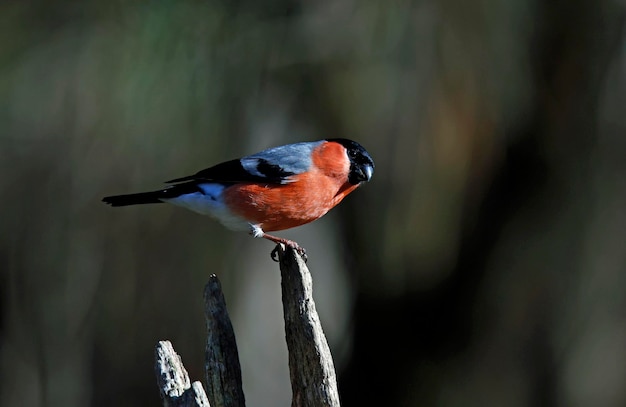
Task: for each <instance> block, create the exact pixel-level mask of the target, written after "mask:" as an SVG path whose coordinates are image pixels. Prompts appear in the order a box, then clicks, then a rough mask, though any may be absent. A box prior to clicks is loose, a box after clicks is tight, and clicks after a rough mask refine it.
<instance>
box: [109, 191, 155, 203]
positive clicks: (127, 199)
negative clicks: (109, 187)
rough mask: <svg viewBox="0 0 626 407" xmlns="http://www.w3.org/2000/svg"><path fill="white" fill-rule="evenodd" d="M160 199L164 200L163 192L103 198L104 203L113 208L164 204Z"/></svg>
mask: <svg viewBox="0 0 626 407" xmlns="http://www.w3.org/2000/svg"><path fill="white" fill-rule="evenodd" d="M159 197H160V198H164V196H163V191H153V192H141V193H138V194H128V195H115V196H107V197H104V198H102V202H105V203H108V204H109V205H111V206H127V205H142V204H152V203H163V201H161V200H160V199H159Z"/></svg>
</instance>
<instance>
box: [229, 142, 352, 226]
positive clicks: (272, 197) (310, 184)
mask: <svg viewBox="0 0 626 407" xmlns="http://www.w3.org/2000/svg"><path fill="white" fill-rule="evenodd" d="M312 158H313V165H312V166H311V168H310V170H309V171H307V172H305V173H303V174H300V175H297V176H294V178H293V179H294V180H293V181H292V182H290V183H287V184H284V185H265V184H258V183H244V184H235V185H233V186H231V187H229V188H227V189H226V190H225V191H224V201H225V203H226V204H227V205H228V207H229V208H230V209H231V210H232V211H233V212H235V213H236V214H237V215H239V216H241V217H243V218H245V219H247V220H248V221H249V222H250V223H252V224H258V225H259V226H260V227H261V228H262V229H263V230H264V231H266V232H271V231H277V230H284V229H289V228H293V227H296V226H300V225H303V224H305V223H309V222H312V221H314V220H316V219H318V218H320V217H322V216H323V215H325V214H326V212H328V211H329V210H330V209H332V208H333V207H334V206H335V205H337V204H338V203H339V202H341V200H342V199H343V198H344V197H345V196H346V195H348V194H349V193H350V192H352V191H354V190H355V189H356V188H357V185H351V184H349V183H348V171H349V169H350V164H349V161H348V158H347V157H346V154H345V150H344V149H343V147H342V146H340V145H338V144H336V143H325V144H322V146H321V147H320V148H319V149H317V150H316V151H314V154H313V157H312Z"/></svg>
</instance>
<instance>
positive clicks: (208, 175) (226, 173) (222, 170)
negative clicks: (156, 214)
mask: <svg viewBox="0 0 626 407" xmlns="http://www.w3.org/2000/svg"><path fill="white" fill-rule="evenodd" d="M323 142H324V141H323V140H322V141H314V142H303V143H295V144H287V145H284V146H279V147H272V148H268V149H267V150H263V151H261V152H259V153H256V154H253V155H250V156H247V157H243V158H240V159H237V160H230V161H226V162H223V163H220V164H217V165H215V166H213V167H210V168H207V169H204V170H202V171H199V172H197V173H196V174H194V175H191V176H188V177H183V178H177V179H174V180H171V181H168V182H170V183H171V182H182V181H189V180H206V181H214V182H224V183H229V182H266V183H269V184H286V183H288V182H290V177H291V176H293V175H297V174H301V173H303V172H305V171H307V170H308V169H309V168H310V166H311V153H312V151H313V150H314V149H315V148H316V147H317V146H319V145H320V144H321V143H323Z"/></svg>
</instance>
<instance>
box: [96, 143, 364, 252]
mask: <svg viewBox="0 0 626 407" xmlns="http://www.w3.org/2000/svg"><path fill="white" fill-rule="evenodd" d="M373 173H374V161H373V159H372V157H371V156H370V154H369V153H368V152H367V150H366V149H365V148H364V147H363V146H362V145H361V144H359V143H357V142H356V141H353V140H349V139H345V138H329V139H323V140H318V141H304V142H298V143H293V144H286V145H282V146H277V147H272V148H268V149H266V150H263V151H261V152H258V153H256V154H252V155H249V156H245V157H242V158H238V159H233V160H229V161H224V162H222V163H219V164H217V165H214V166H212V167H209V168H206V169H203V170H201V171H198V172H197V173H195V174H193V175H189V176H185V177H182V178H176V179H172V180H170V181H166V182H165V183H166V184H171V185H169V186H167V187H165V188H162V189H159V190H156V191H150V192H140V193H133V194H126V195H114V196H107V197H104V198H103V199H102V201H103V202H105V203H106V204H109V205H111V206H113V207H119V206H128V205H142V204H156V203H169V204H173V205H176V206H179V207H183V208H186V209H189V210H192V211H194V212H197V213H199V214H202V215H209V216H210V217H212V218H214V219H216V220H218V221H219V222H220V223H222V224H223V225H224V226H225V227H226V228H228V229H231V230H234V231H248V232H249V233H250V234H251V235H252V236H254V237H257V238H265V239H267V240H269V241H271V242H274V243H276V245H277V246H276V248H275V249H274V250H273V251H272V253H271V257H272V259H274V260H275V261H277V258H276V253H277V249H278V245H279V244H284V245H285V246H288V247H290V248H292V249H294V250H296V252H297V253H298V254H300V255H301V256H302V257H303V258H304V259H305V260H306V250H305V249H304V248H303V247H301V246H300V245H299V244H298V243H297V242H295V241H292V240H289V239H285V238H281V237H278V236H274V235H270V234H268V233H267V232H276V231H281V230H286V229H291V228H294V227H297V226H301V225H304V224H307V223H309V222H312V221H314V220H316V219H319V218H321V217H322V216H324V215H325V214H326V213H327V212H328V211H329V210H331V209H332V208H334V207H335V206H336V205H337V204H339V203H340V202H341V201H342V200H343V199H344V198H345V197H346V196H347V195H348V194H350V193H351V192H353V191H354V190H356V189H357V188H358V187H359V186H361V185H362V184H364V183H366V182H369V181H370V180H371V178H372V175H373Z"/></svg>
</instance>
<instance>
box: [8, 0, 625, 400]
mask: <svg viewBox="0 0 626 407" xmlns="http://www.w3.org/2000/svg"><path fill="white" fill-rule="evenodd" d="M624 16H625V13H624V4H623V3H620V2H615V1H608V0H605V1H599V2H598V1H590V0H587V1H585V0H576V1H567V2H566V1H553V2H545V3H541V2H528V1H527V2H524V1H519V0H518V1H504V2H496V1H471V2H464V1H460V0H438V1H436V0H433V1H413V2H411V1H391V2H384V1H371V0H368V1H364V2H317V3H307V2H302V3H300V2H294V1H287V0H282V1H281V0H276V1H270V2H252V1H231V2H222V1H199V0H195V1H191V0H189V1H166V0H161V1H152V2H142V1H136V0H128V1H122V0H117V1H108V2H105V1H93V2H78V1H70V0H65V1H56V2H45V1H42V0H39V1H30V2H19V1H8V2H3V3H2V4H0V34H1V35H0V173H1V174H3V175H2V176H0V198H1V199H0V202H1V205H2V206H1V212H0V213H1V215H0V230H2V232H3V233H2V234H0V260H1V262H0V265H1V266H2V267H1V269H0V293H1V296H2V297H1V300H2V302H1V308H0V372H1V373H0V374H1V377H2V383H1V384H0V404H2V405H24V406H39V405H51V406H57V405H63V406H74V405H76V406H84V405H118V406H125V405H129V406H130V405H144V404H156V403H158V402H159V400H158V391H157V388H156V386H155V380H154V374H153V372H152V363H153V362H152V358H153V355H152V352H153V347H154V345H155V344H156V342H157V341H158V340H161V339H170V340H172V342H173V344H174V346H175V348H176V349H177V351H178V352H179V353H181V354H182V356H183V360H184V362H185V365H186V367H187V368H188V370H189V371H190V374H191V376H192V379H194V380H200V379H202V377H203V374H204V373H203V362H202V358H203V346H204V345H203V340H204V332H203V331H204V321H203V315H202V288H203V285H204V283H205V282H206V280H207V275H208V274H209V273H217V274H218V276H219V277H220V279H221V280H222V285H223V287H224V289H225V291H226V298H227V301H228V305H229V311H230V312H231V317H232V318H233V323H234V325H235V330H236V333H237V340H238V343H239V347H240V355H241V358H242V365H243V366H242V368H243V371H244V391H245V392H246V397H247V399H248V401H249V404H250V405H256V406H276V405H286V404H288V403H289V402H290V390H289V382H288V372H287V370H286V369H287V359H286V347H285V345H284V341H283V338H282V329H283V326H282V321H281V312H282V308H281V306H280V281H279V274H278V270H277V268H276V265H275V264H274V263H272V262H271V260H270V259H269V251H270V250H271V246H269V245H268V244H267V242H264V241H259V240H254V239H251V238H250V237H248V236H245V235H238V234H236V233H233V232H230V231H227V230H225V229H223V228H222V227H221V226H220V225H218V224H216V223H215V222H213V221H212V220H210V219H207V218H202V217H199V216H198V215H196V214H193V213H187V212H185V211H182V210H179V209H176V208H173V207H168V206H167V205H158V206H146V207H138V208H122V209H111V208H109V207H107V206H105V205H103V204H101V203H100V199H101V198H102V197H103V196H105V195H111V194H117V193H127V192H135V191H141V190H150V189H153V188H158V187H160V185H161V184H160V182H161V181H164V180H167V179H171V178H175V177H178V176H183V175H186V174H189V173H193V172H195V171H197V170H200V169H202V168H205V167H207V166H209V165H212V164H215V163H217V162H220V161H222V160H226V159H230V158H234V157H237V156H242V155H246V154H250V153H253V152H256V151H258V150H260V149H263V148H266V147H270V146H273V145H278V144H283V143H290V142H296V141H302V140H314V139H320V138H327V137H347V138H352V139H355V140H358V141H359V142H361V143H362V144H363V145H364V146H365V147H366V148H367V149H368V150H369V151H370V153H371V155H372V156H373V158H374V160H375V161H376V165H377V166H376V173H375V174H374V178H373V180H372V182H371V183H370V184H368V185H366V186H364V187H363V188H361V189H359V190H358V191H356V192H355V193H354V194H352V195H351V196H350V197H349V198H347V199H346V200H345V202H344V203H342V204H341V205H340V207H338V208H337V209H335V210H333V211H332V212H331V213H330V214H329V215H327V216H326V217H325V218H323V219H321V220H319V221H317V222H315V223H313V224H311V225H307V226H304V227H301V228H298V229H297V230H295V231H288V232H286V233H285V234H284V235H285V236H286V237H290V238H295V239H297V240H298V241H299V242H300V243H301V244H302V245H303V246H305V247H307V249H308V251H309V255H310V261H309V266H310V267H311V270H312V272H313V278H314V283H315V296H316V300H317V305H318V308H319V310H320V313H321V317H322V323H323V325H324V327H325V330H326V333H327V335H328V337H329V340H330V344H331V350H332V351H333V354H334V356H335V361H336V366H337V368H338V374H339V382H340V391H341V396H342V399H343V404H344V405H346V406H350V405H362V404H364V403H365V404H368V403H369V404H379V405H402V406H413V405H415V406H420V405H439V406H455V405H462V406H466V405H468V406H472V405H480V406H502V405H506V406H535V405H555V406H557V405H567V406H586V405H602V406H621V405H624V404H625V403H626V392H625V391H624V386H623V383H624V382H625V379H626V369H625V368H624V366H626V352H625V351H624V349H626V348H624V346H623V344H624V343H625V341H626V331H625V330H624V326H625V323H626V319H625V318H624V315H625V313H624V310H625V308H624V304H625V300H626V297H625V295H624V292H623V290H622V287H624V284H625V281H624V276H625V275H626V258H625V256H624V250H623V241H624V238H625V237H626V236H625V235H626V217H625V216H624V208H625V207H626V194H625V193H624V191H626V188H625V187H626V185H624V180H625V179H626V161H625V160H624V156H625V153H626V142H625V139H624V135H625V134H626V132H625V130H626V119H625V117H624V106H626V100H625V96H624V95H626V76H625V75H624V73H625V71H624V66H626V53H625V52H624V50H625V49H626V47H625V44H626V43H625V40H624V38H625V37H624Z"/></svg>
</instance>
